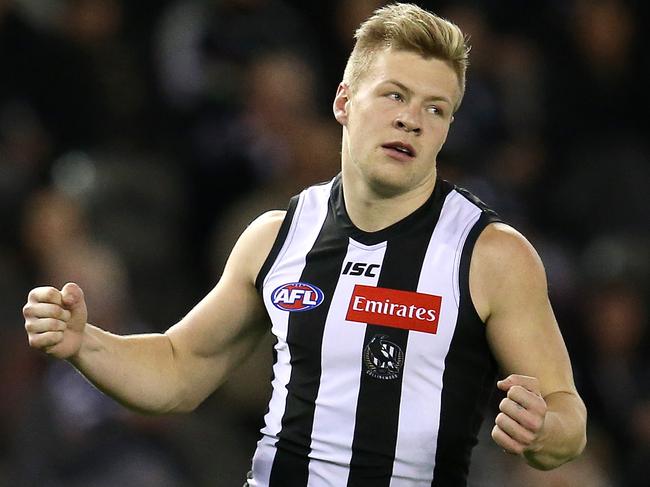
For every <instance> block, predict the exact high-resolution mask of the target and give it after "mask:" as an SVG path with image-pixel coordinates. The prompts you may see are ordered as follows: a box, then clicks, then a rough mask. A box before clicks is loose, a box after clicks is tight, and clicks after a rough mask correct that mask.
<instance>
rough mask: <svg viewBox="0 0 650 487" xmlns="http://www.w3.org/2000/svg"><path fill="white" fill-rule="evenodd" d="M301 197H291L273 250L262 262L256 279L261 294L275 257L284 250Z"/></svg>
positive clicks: (256, 285)
mask: <svg viewBox="0 0 650 487" xmlns="http://www.w3.org/2000/svg"><path fill="white" fill-rule="evenodd" d="M299 198H300V197H299V196H294V197H293V198H291V200H289V206H288V207H287V213H286V215H285V216H284V220H282V225H280V229H279V230H278V235H277V237H275V241H274V242H273V247H271V250H270V251H269V255H268V256H267V257H266V259H265V260H264V264H262V267H261V268H260V271H259V272H258V273H257V278H256V279H255V287H256V288H257V290H258V291H259V292H260V294H261V293H262V284H263V283H264V279H265V278H266V275H267V274H268V273H269V271H270V270H271V266H272V265H273V263H274V262H275V259H277V257H278V254H279V253H280V250H282V246H283V245H284V241H285V240H286V238H287V234H288V233H289V228H291V222H292V220H293V215H294V214H295V213H296V207H297V206H298V201H299Z"/></svg>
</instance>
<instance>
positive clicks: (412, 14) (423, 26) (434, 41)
mask: <svg viewBox="0 0 650 487" xmlns="http://www.w3.org/2000/svg"><path fill="white" fill-rule="evenodd" d="M354 37H355V39H356V43H355V45H354V49H352V53H351V54H350V57H349V58H348V62H347V65H346V66H345V71H344V73H343V82H344V83H346V84H347V85H348V86H349V87H350V89H351V90H352V91H354V90H355V88H356V85H357V83H358V82H359V80H360V79H361V78H362V76H363V73H365V72H366V71H367V70H368V68H370V66H371V65H372V63H373V61H374V59H375V55H376V54H377V52H379V51H383V50H385V49H396V50H402V51H410V52H415V53H418V54H420V55H421V56H423V57H425V58H436V59H440V60H442V61H447V62H448V63H450V64H451V67H452V68H453V70H454V72H455V73H456V76H457V77H458V86H459V89H460V96H459V97H458V101H457V102H456V106H455V107H454V112H455V111H456V110H458V107H459V106H460V102H461V100H462V99H463V95H464V94H465V73H466V71H467V66H468V64H469V50H470V47H469V45H468V44H467V39H466V38H465V36H464V35H463V33H462V31H461V30H460V28H459V27H458V26H457V25H456V24H454V23H452V22H450V21H449V20H446V19H443V18H442V17H439V16H437V15H435V14H433V13H431V12H428V11H426V10H424V9H422V8H420V7H418V6H417V5H413V4H411V3H395V4H391V5H387V6H385V7H382V8H379V9H377V10H375V12H374V13H373V15H372V16H371V17H370V18H368V19H367V20H366V21H365V22H363V23H362V24H361V26H360V27H359V28H358V29H357V31H356V32H355V34H354Z"/></svg>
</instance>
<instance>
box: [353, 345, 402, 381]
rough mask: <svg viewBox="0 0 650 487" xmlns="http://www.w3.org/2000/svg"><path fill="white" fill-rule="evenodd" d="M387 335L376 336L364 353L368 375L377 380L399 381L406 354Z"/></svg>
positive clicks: (364, 362)
mask: <svg viewBox="0 0 650 487" xmlns="http://www.w3.org/2000/svg"><path fill="white" fill-rule="evenodd" d="M387 338H388V336H386V335H375V336H374V337H372V340H370V343H368V345H366V348H365V350H364V351H363V364H364V365H365V369H366V374H368V375H369V376H370V377H374V378H375V379H382V380H388V379H397V377H399V373H400V371H401V370H402V364H403V363H404V352H402V349H401V348H400V347H399V346H398V345H397V344H395V343H393V342H390V341H388V340H387Z"/></svg>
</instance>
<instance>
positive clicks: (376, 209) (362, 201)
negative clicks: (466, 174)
mask: <svg viewBox="0 0 650 487" xmlns="http://www.w3.org/2000/svg"><path fill="white" fill-rule="evenodd" d="M434 176H435V174H434ZM342 178H343V196H344V198H345V208H346V210H347V213H348V216H349V217H350V220H351V221H352V223H354V225H355V226H356V227H357V228H359V229H360V230H363V231H364V232H377V231H379V230H383V229H384V228H387V227H389V226H391V225H392V224H394V223H397V222H398V221H400V220H402V219H404V218H406V217H407V216H408V215H410V214H411V213H413V212H414V211H415V210H417V209H418V208H420V207H421V206H422V205H423V204H424V203H425V202H426V201H427V200H428V199H429V197H430V196H431V193H433V189H434V187H435V180H436V178H435V177H433V178H431V179H430V180H427V181H425V182H424V183H423V184H421V185H420V186H417V187H416V188H413V189H411V190H410V191H408V192H404V193H395V194H391V195H385V194H381V193H379V192H377V191H374V190H373V189H372V188H371V187H369V186H368V185H367V184H366V183H364V182H361V181H358V180H357V181H355V178H353V177H346V171H345V170H344V171H343V173H342Z"/></svg>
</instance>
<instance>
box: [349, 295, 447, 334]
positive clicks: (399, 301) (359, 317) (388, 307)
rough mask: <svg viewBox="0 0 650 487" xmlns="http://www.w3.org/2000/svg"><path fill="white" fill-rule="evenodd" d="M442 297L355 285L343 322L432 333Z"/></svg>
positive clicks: (436, 322) (436, 324)
mask: <svg viewBox="0 0 650 487" xmlns="http://www.w3.org/2000/svg"><path fill="white" fill-rule="evenodd" d="M441 303H442V296H435V295H433V294H424V293H416V292H412V291H400V290H398V289H388V288H383V287H372V286H363V285H361V284H357V285H355V286H354V290H353V291H352V297H351V298H350V304H349V305H348V312H347V315H346V316H345V319H346V320H348V321H356V322H359V323H370V324H373V325H383V326H391V327H393V328H402V329H405V330H415V331H423V332H425V333H436V332H437V331H438V320H439V318H440V306H441Z"/></svg>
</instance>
